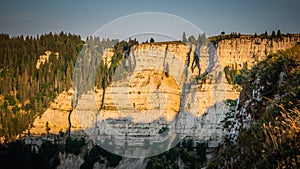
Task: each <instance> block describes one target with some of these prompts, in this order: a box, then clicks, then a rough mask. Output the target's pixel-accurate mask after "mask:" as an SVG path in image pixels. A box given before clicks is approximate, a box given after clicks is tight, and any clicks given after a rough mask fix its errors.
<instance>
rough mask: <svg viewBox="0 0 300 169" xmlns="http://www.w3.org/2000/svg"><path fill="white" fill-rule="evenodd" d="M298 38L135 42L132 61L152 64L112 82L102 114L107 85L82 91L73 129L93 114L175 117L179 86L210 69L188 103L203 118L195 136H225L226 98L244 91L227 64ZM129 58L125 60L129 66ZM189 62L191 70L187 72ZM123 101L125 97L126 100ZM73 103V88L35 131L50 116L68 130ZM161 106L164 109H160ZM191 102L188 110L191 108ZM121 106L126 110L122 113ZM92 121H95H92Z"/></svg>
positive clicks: (53, 124)
mask: <svg viewBox="0 0 300 169" xmlns="http://www.w3.org/2000/svg"><path fill="white" fill-rule="evenodd" d="M299 41H300V38H299V36H293V37H283V38H282V39H281V40H269V39H260V38H250V37H246V38H233V39H226V40H222V41H220V42H218V43H217V44H215V47H216V50H211V49H212V47H213V46H210V45H209V44H206V45H202V46H201V47H200V48H198V47H197V46H194V45H186V44H183V43H177V42H176V43H175V42H169V43H167V42H166V43H164V42H162V43H147V44H140V45H135V46H133V47H132V48H131V53H130V59H129V60H130V63H131V64H135V65H147V67H143V66H140V67H136V71H137V72H140V73H135V74H133V75H132V76H130V79H129V82H130V83H129V84H128V83H127V84H124V83H122V82H121V81H116V82H114V83H112V85H111V86H108V87H107V88H106V94H105V96H104V105H103V109H102V110H101V113H100V114H97V110H98V109H99V107H100V105H101V104H102V103H101V100H102V97H103V90H102V89H96V90H95V91H94V92H93V93H92V95H94V96H93V97H90V96H89V95H88V94H87V95H83V96H81V98H80V99H81V101H83V100H85V101H84V102H81V103H80V104H79V105H77V108H76V109H75V111H73V112H74V113H72V116H71V118H72V126H74V127H73V130H72V131H74V130H76V129H82V127H83V128H85V127H92V125H94V124H93V123H91V119H95V118H98V119H99V118H100V119H109V118H112V119H116V118H122V117H131V118H132V119H133V120H135V121H136V122H141V121H142V122H150V121H153V120H155V119H158V118H160V117H161V118H165V119H166V120H167V121H171V120H172V119H174V117H176V115H177V114H178V112H179V110H180V104H181V103H180V101H181V100H180V98H181V91H180V90H181V89H182V87H183V85H184V84H185V82H186V81H189V80H191V79H193V78H197V76H199V75H203V74H205V71H207V73H208V75H207V79H206V81H205V82H203V83H202V84H199V85H196V86H197V90H194V91H197V94H196V95H194V98H189V97H190V96H187V98H186V100H187V101H191V99H196V100H197V103H199V104H197V105H187V107H192V108H195V109H196V111H194V112H193V115H194V116H195V117H198V119H197V120H198V121H199V123H198V125H199V126H196V129H195V130H194V131H193V133H194V134H193V133H192V134H191V135H193V136H195V137H196V136H199V135H202V136H203V139H209V138H211V133H215V136H216V137H219V136H218V135H222V130H221V129H217V128H219V126H218V125H219V124H218V123H219V122H220V121H221V120H222V118H224V109H226V108H225V107H224V105H222V104H221V103H222V102H223V101H224V100H226V99H237V98H238V96H239V90H236V89H235V88H234V86H232V85H229V84H227V82H226V79H225V78H224V71H223V69H224V67H225V66H227V65H232V64H235V63H236V64H237V65H238V66H239V67H242V65H243V64H245V63H246V62H247V64H248V66H249V67H250V68H251V67H252V66H253V65H254V64H256V63H257V62H258V61H260V60H262V59H263V58H265V56H266V55H267V54H269V53H272V52H276V51H278V50H284V49H287V48H290V47H292V46H294V45H295V44H296V43H297V42H299ZM198 50H199V51H200V52H198ZM195 53H196V54H200V57H199V65H198V66H197V65H196V63H193V62H194V61H195V59H196V56H195ZM211 55H215V57H210V56H211ZM112 56H113V51H112V50H110V49H107V50H106V52H104V56H103V58H104V61H105V62H106V63H107V64H108V65H109V64H110V61H111V57H112ZM129 60H128V61H129ZM128 61H127V63H125V64H127V65H128V64H129V63H128ZM145 63H146V64H145ZM195 65H196V66H195ZM186 66H188V70H189V71H191V72H192V73H191V74H189V75H188V76H186V77H183V76H184V69H185V67H186ZM127 80H128V79H127ZM95 100H96V101H95ZM124 100H126V101H125V102H124ZM91 102H95V104H94V105H93V106H92V108H88V109H86V110H85V109H84V107H86V105H87V104H88V103H91ZM70 107H71V93H70V92H69V93H68V92H63V93H61V94H60V95H59V96H58V97H57V99H56V100H55V101H54V102H53V103H51V105H50V106H49V108H48V109H47V110H46V111H45V112H44V114H43V115H42V116H41V117H40V118H39V117H38V118H36V120H35V122H34V128H32V129H31V132H32V133H34V134H42V133H45V132H46V130H45V126H46V122H47V121H48V123H49V127H50V128H51V129H50V132H51V133H57V132H58V131H60V130H62V131H66V130H67V128H68V111H64V110H70ZM162 107H163V111H161V110H162ZM187 107H185V109H188V108H187ZM120 109H122V110H123V111H122V113H121V114H120V111H119V110H120ZM189 109H191V108H189ZM91 110H94V113H92V114H91V115H89V116H90V119H89V118H88V119H86V117H87V116H82V115H83V114H90V113H88V112H87V111H91ZM76 113H77V115H76ZM138 113H142V114H143V115H141V114H138ZM58 117H59V118H58ZM81 117H82V118H81ZM76 118H77V119H76ZM82 120H84V121H82ZM89 120H90V122H88V121H89ZM157 130H159V127H158V128H157ZM152 132H154V133H155V132H157V131H152ZM154 133H153V134H154ZM207 133H209V134H207Z"/></svg>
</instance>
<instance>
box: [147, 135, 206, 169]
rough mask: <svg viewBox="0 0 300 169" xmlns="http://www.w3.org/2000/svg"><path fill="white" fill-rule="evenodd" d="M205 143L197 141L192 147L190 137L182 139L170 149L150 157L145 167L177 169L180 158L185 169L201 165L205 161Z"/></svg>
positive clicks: (149, 168)
mask: <svg viewBox="0 0 300 169" xmlns="http://www.w3.org/2000/svg"><path fill="white" fill-rule="evenodd" d="M206 147H207V145H206V144H205V143H197V144H196V147H194V142H193V140H192V139H187V140H183V142H182V144H181V145H180V144H178V145H176V146H175V147H173V148H172V149H170V150H169V151H167V152H164V153H162V154H159V155H157V156H154V157H151V158H150V159H149V161H148V163H147V166H146V168H147V169H160V168H166V169H178V168H179V166H178V160H179V159H181V160H182V162H183V163H184V165H185V168H186V169H197V168H201V167H203V165H204V163H205V162H206Z"/></svg>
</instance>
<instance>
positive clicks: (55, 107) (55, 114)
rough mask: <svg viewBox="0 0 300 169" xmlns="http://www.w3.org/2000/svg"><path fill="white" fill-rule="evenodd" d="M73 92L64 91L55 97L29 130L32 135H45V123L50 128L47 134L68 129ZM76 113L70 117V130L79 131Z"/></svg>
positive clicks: (79, 126)
mask: <svg viewBox="0 0 300 169" xmlns="http://www.w3.org/2000/svg"><path fill="white" fill-rule="evenodd" d="M72 95H73V91H72V90H71V89H70V90H69V91H68V92H66V91H64V92H62V93H61V94H60V95H59V96H57V97H56V99H55V100H54V102H52V103H50V105H49V107H48V108H47V109H46V111H45V112H44V113H43V114H42V115H41V116H40V117H37V118H36V119H35V121H34V123H33V127H32V128H31V129H30V133H31V134H32V135H41V134H46V123H47V122H48V127H49V128H50V130H49V133H52V134H57V133H59V131H62V132H65V131H66V130H67V129H68V128H69V122H68V116H69V111H70V110H71V109H72V107H71V98H72ZM75 113H76V112H74V115H72V116H71V122H72V128H71V129H72V130H81V129H82V128H81V125H80V123H79V121H78V119H76V114H75Z"/></svg>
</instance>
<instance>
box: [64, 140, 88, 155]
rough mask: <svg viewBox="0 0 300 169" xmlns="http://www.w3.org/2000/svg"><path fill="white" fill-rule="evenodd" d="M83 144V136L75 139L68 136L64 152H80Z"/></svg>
mask: <svg viewBox="0 0 300 169" xmlns="http://www.w3.org/2000/svg"><path fill="white" fill-rule="evenodd" d="M84 145H85V140H84V138H80V139H75V138H71V137H68V138H67V140H66V144H65V152H66V153H73V154H75V155H78V154H79V153H80V149H81V147H82V146H84Z"/></svg>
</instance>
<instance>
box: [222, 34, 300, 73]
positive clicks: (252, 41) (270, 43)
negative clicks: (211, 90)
mask: <svg viewBox="0 0 300 169" xmlns="http://www.w3.org/2000/svg"><path fill="white" fill-rule="evenodd" d="M299 41H300V36H298V35H295V36H292V37H282V39H278V40H274V39H272V40H270V39H261V38H251V37H246V38H234V39H226V40H222V41H220V42H219V43H218V45H217V46H218V47H217V51H218V55H219V57H220V60H221V62H222V65H223V66H226V65H231V64H235V63H237V64H238V66H239V67H242V66H243V64H244V63H246V62H247V64H248V66H249V68H251V67H252V66H254V65H255V64H256V63H258V62H259V61H261V60H263V59H264V58H265V56H266V55H268V54H270V53H276V51H279V50H285V49H288V48H291V47H293V46H294V45H296V44H297V42H299Z"/></svg>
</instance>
